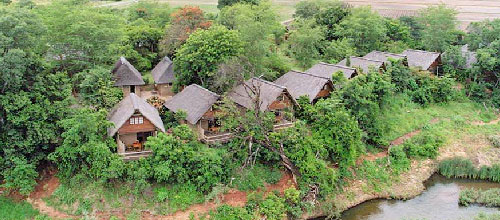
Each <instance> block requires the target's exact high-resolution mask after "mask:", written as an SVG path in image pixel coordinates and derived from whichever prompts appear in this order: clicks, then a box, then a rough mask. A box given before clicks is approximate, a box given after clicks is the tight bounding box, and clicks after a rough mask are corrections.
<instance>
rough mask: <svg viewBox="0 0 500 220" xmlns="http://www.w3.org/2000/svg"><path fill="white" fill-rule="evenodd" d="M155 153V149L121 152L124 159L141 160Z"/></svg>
mask: <svg viewBox="0 0 500 220" xmlns="http://www.w3.org/2000/svg"><path fill="white" fill-rule="evenodd" d="M152 154H153V151H150V150H145V151H137V152H125V153H119V154H118V155H120V156H121V157H122V158H123V160H124V161H129V160H139V159H141V158H144V157H149V156H151V155H152Z"/></svg>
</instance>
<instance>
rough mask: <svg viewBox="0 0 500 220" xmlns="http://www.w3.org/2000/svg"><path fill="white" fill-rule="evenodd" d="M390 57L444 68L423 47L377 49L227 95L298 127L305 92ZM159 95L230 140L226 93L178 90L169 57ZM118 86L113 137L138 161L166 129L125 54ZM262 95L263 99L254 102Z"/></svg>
mask: <svg viewBox="0 0 500 220" xmlns="http://www.w3.org/2000/svg"><path fill="white" fill-rule="evenodd" d="M390 58H392V59H403V60H404V62H403V63H404V64H406V65H408V66H410V67H415V68H419V69H421V70H424V71H430V72H434V73H438V72H439V67H440V64H441V54H439V53H434V52H426V51H420V50H406V51H404V52H403V53H402V54H394V53H387V52H380V51H373V52H371V53H369V54H367V55H366V56H364V57H349V58H346V59H344V60H342V61H341V62H339V63H338V64H328V63H323V62H320V63H318V64H316V65H314V66H313V67H311V68H310V69H308V70H306V71H305V72H301V71H295V70H292V71H290V72H288V73H286V74H284V75H283V76H281V77H280V78H278V79H277V80H275V81H274V82H269V81H266V80H263V79H261V78H257V77H253V78H251V79H249V80H247V81H245V82H243V83H241V84H240V85H237V86H236V87H235V88H233V89H232V90H231V91H230V92H229V93H228V94H227V96H228V98H229V100H231V101H233V102H234V103H235V104H236V105H237V107H238V108H240V109H241V110H242V112H244V111H245V109H254V108H258V110H259V111H262V112H272V113H274V114H275V116H276V122H275V125H274V129H275V130H278V129H283V128H287V127H291V126H293V118H288V117H287V116H289V115H290V114H286V112H291V113H293V111H294V109H295V107H297V106H298V104H297V99H298V98H299V97H301V96H305V97H307V98H308V99H309V102H310V103H315V102H316V101H317V100H318V99H321V98H325V97H328V96H329V95H330V93H331V92H332V91H333V90H334V89H335V85H334V84H333V82H332V75H333V74H334V73H336V72H342V73H343V75H344V76H345V77H346V78H347V79H351V78H353V77H355V76H356V75H358V74H361V73H368V72H369V71H377V70H378V71H382V70H383V69H385V67H386V65H387V64H388V62H389V60H390ZM151 73H152V76H153V79H154V93H155V95H158V96H160V97H162V98H164V99H166V101H165V103H164V107H165V108H166V109H167V110H168V111H171V112H173V113H178V112H180V111H183V112H185V114H186V118H185V120H184V121H182V122H181V123H184V124H187V125H188V126H189V127H191V128H192V129H193V131H194V132H195V133H196V134H197V136H198V139H199V140H200V141H203V142H205V143H208V144H213V143H217V142H224V141H227V140H229V139H230V138H231V134H230V133H225V132H222V131H221V130H220V128H221V124H220V121H218V120H217V118H216V117H215V115H216V112H217V111H218V110H217V108H216V106H215V104H216V103H217V102H218V101H220V99H221V96H220V95H218V94H216V93H214V92H212V91H209V90H208V89H206V88H203V87H201V86H199V85H196V84H192V85H189V86H187V87H185V88H183V90H182V91H181V92H179V93H177V94H174V93H173V92H172V83H173V81H174V79H175V75H174V64H173V63H172V61H171V60H170V59H169V58H167V57H165V58H164V59H162V60H161V61H160V63H158V65H157V66H156V67H155V68H154V69H153V70H152V72H151ZM112 74H113V79H114V80H115V84H114V85H115V86H117V87H121V88H122V90H123V93H124V99H123V100H122V101H121V102H120V103H118V104H117V105H116V106H115V107H114V108H113V109H112V110H111V112H110V115H109V117H108V119H109V120H110V121H111V122H113V123H114V127H112V128H110V129H109V130H108V135H109V136H110V137H114V138H115V140H116V142H117V146H118V148H117V149H118V150H117V152H118V153H119V154H121V155H123V156H124V157H125V159H127V158H128V159H136V158H140V157H143V156H147V155H149V154H150V153H151V152H150V151H145V150H144V142H145V141H146V139H147V137H149V136H155V135H156V134H157V133H158V132H165V127H164V125H163V121H162V120H161V117H160V115H159V112H158V110H157V109H156V108H155V107H153V106H152V105H150V104H149V103H147V102H146V101H145V100H144V99H143V98H141V93H142V92H143V91H142V86H143V85H145V82H144V80H143V79H142V76H141V73H140V72H139V71H137V69H135V68H134V67H133V66H132V65H131V64H130V63H129V62H128V61H127V60H126V59H125V58H123V57H121V58H120V59H119V60H118V62H117V63H116V64H115V66H114V68H113V70H112ZM256 99H258V102H255V100H256ZM257 103H258V105H259V106H255V104H257Z"/></svg>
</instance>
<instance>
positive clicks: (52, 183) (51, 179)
mask: <svg viewBox="0 0 500 220" xmlns="http://www.w3.org/2000/svg"><path fill="white" fill-rule="evenodd" d="M55 174H56V171H55V170H54V169H47V170H46V171H45V172H44V173H42V175H41V178H40V179H39V180H38V181H37V185H36V186H35V190H34V191H33V192H32V193H31V194H30V195H29V196H28V198H26V201H27V202H28V203H30V204H31V205H32V206H33V208H35V209H38V211H40V213H42V214H45V215H47V216H49V217H50V218H52V219H77V218H78V217H77V216H73V215H68V214H66V213H63V212H60V211H58V210H56V209H54V208H53V207H50V206H48V205H47V204H46V203H45V201H43V198H47V197H49V196H50V195H52V193H54V191H55V190H56V189H57V187H58V186H59V179H58V178H57V177H56V176H55Z"/></svg>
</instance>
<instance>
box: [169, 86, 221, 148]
mask: <svg viewBox="0 0 500 220" xmlns="http://www.w3.org/2000/svg"><path fill="white" fill-rule="evenodd" d="M219 99H220V96H219V95H217V94H215V93H213V92H211V91H209V90H208V89H205V88H203V87H201V86H199V85H196V84H192V85H189V86H188V87H186V88H184V89H183V90H182V91H181V92H179V93H177V94H176V95H175V96H174V97H172V98H171V99H170V100H168V101H166V102H165V107H166V108H167V109H168V110H169V111H172V112H174V113H178V112H179V111H184V112H185V113H186V121H185V122H184V123H186V124H188V125H189V126H190V127H191V128H192V129H193V130H194V131H195V133H196V134H197V135H198V138H199V139H200V140H201V141H204V142H207V143H214V142H220V141H225V140H228V139H229V138H230V134H227V133H220V132H219V130H220V123H219V121H218V120H217V118H216V117H215V114H216V112H217V109H216V108H215V106H214V105H215V104H216V103H217V101H218V100H219Z"/></svg>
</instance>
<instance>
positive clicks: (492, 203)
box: [458, 188, 500, 207]
mask: <svg viewBox="0 0 500 220" xmlns="http://www.w3.org/2000/svg"><path fill="white" fill-rule="evenodd" d="M458 203H459V204H460V205H464V206H469V205H472V204H480V205H485V206H487V207H500V189H499V188H491V189H487V190H478V189H474V188H471V189H464V190H462V191H460V197H459V199H458Z"/></svg>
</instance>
